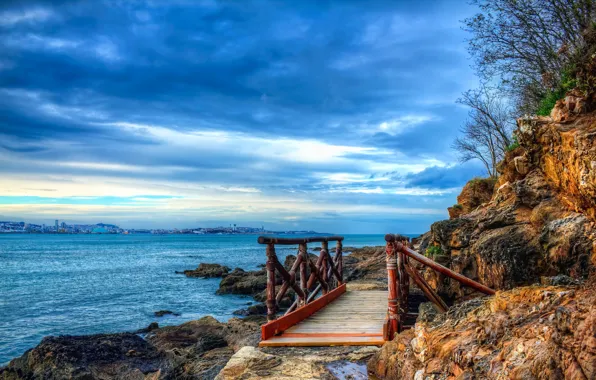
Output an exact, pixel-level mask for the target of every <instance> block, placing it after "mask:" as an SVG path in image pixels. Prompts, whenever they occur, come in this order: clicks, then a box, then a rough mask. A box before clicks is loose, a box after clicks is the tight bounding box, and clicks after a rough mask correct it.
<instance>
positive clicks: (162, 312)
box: [153, 310, 180, 317]
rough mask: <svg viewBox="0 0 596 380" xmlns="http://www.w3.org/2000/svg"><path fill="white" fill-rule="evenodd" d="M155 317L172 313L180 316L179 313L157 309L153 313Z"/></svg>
mask: <svg viewBox="0 0 596 380" xmlns="http://www.w3.org/2000/svg"><path fill="white" fill-rule="evenodd" d="M153 314H154V315H155V316H156V317H163V316H164V315H173V316H175V317H178V316H180V313H175V312H173V311H171V310H159V311H156V312H154V313H153Z"/></svg>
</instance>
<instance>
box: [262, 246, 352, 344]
mask: <svg viewBox="0 0 596 380" xmlns="http://www.w3.org/2000/svg"><path fill="white" fill-rule="evenodd" d="M343 239H344V238H343V237H342V236H315V237H306V238H274V237H266V236H260V237H259V239H258V242H259V244H266V245H267V248H266V250H267V264H266V269H267V301H266V305H267V320H268V323H267V324H265V325H263V326H262V328H261V335H262V339H263V340H265V339H268V338H270V337H271V336H273V335H276V334H278V333H280V332H283V331H284V330H286V329H287V328H289V327H291V326H292V325H294V324H296V323H297V322H298V321H300V320H303V319H304V318H306V317H308V316H309V315H311V314H313V313H314V312H316V311H318V310H320V309H321V308H322V307H324V306H325V305H327V304H329V303H330V302H331V301H333V300H334V299H336V298H337V297H339V296H340V295H341V294H343V293H344V292H345V291H346V285H345V284H344V282H343V256H342V240H343ZM333 241H334V242H336V246H335V256H334V257H331V254H330V253H329V242H333ZM314 242H320V243H321V251H320V253H319V257H318V259H317V261H316V263H315V262H313V261H312V260H311V259H310V257H309V254H308V246H307V244H308V243H314ZM276 245H298V254H297V255H296V261H295V262H294V264H293V265H292V268H290V269H289V270H286V268H284V266H283V265H282V263H280V262H279V260H278V258H277V254H276V253H275V246H276ZM309 272H310V273H309ZM276 273H277V274H279V276H280V277H281V278H282V280H283V282H282V284H281V287H280V288H279V291H278V292H276ZM298 280H299V281H298ZM290 288H291V289H292V290H294V292H295V293H296V299H295V301H294V303H293V304H292V305H291V306H290V307H289V308H288V310H287V311H286V312H285V314H284V316H283V317H281V318H277V316H276V314H277V312H278V311H279V309H280V308H279V304H280V301H281V300H282V299H283V298H284V296H285V295H286V293H287V292H288V290H289V289H290ZM321 291H322V296H321V297H320V298H316V297H317V295H318V294H319V292H321Z"/></svg>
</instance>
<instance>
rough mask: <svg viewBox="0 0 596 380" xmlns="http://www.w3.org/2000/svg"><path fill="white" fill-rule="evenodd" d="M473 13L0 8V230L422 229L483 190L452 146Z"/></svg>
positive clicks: (289, 5)
mask: <svg viewBox="0 0 596 380" xmlns="http://www.w3.org/2000/svg"><path fill="white" fill-rule="evenodd" d="M475 12H477V9H476V8H475V7H474V6H473V5H469V4H467V3H466V2H464V1H462V2H461V3H459V4H458V5H457V6H454V3H453V2H452V1H447V0H443V1H432V2H431V1H421V2H413V1H391V2H389V1H366V2H358V1H351V2H343V1H341V2H340V1H330V2H318V1H295V2H277V3H276V6H275V7H271V6H263V5H262V4H261V3H250V2H246V3H245V2H211V1H207V2H143V1H140V2H117V3H110V2H108V3H106V2H78V3H68V2H44V1H35V0H33V1H27V2H3V3H2V5H0V44H1V45H2V51H3V54H2V56H1V57H0V83H2V84H1V85H0V96H1V97H2V102H1V104H0V161H1V162H2V165H0V178H1V179H0V219H11V220H15V219H20V220H31V221H37V222H41V221H44V222H45V223H46V224H49V223H54V220H55V219H59V220H68V221H73V222H79V221H80V222H86V221H96V220H101V221H104V222H106V223H118V224H122V225H125V226H131V227H132V226H134V227H136V228H161V227H163V228H165V227H168V226H179V227H180V228H185V227H192V226H194V225H197V224H198V223H201V224H207V225H216V224H224V223H238V224H242V225H260V224H265V225H266V226H270V228H273V229H279V230H282V229H314V230H320V231H336V232H338V233H386V232H396V231H400V232H403V233H418V232H423V231H426V230H428V228H429V226H430V224H431V223H432V222H434V221H437V220H440V219H445V218H447V210H446V209H447V207H449V206H451V205H453V204H454V203H456V196H457V194H458V193H459V191H460V190H461V187H462V186H463V185H464V183H465V182H466V181H467V180H469V179H471V178H472V177H474V176H477V175H482V174H483V168H482V167H481V164H479V163H474V162H469V163H466V164H460V163H459V161H458V159H457V157H456V154H455V152H453V151H452V149H451V144H452V142H453V140H454V139H455V137H456V135H457V134H458V130H459V129H460V127H461V126H462V124H463V122H464V120H465V117H466V114H467V109H466V108H464V107H463V106H461V105H457V104H456V103H455V101H456V99H457V98H458V97H459V96H460V94H461V93H462V92H463V91H465V90H467V89H469V88H475V87H476V85H477V84H478V83H477V79H476V77H475V76H474V73H473V72H472V69H470V64H471V61H470V59H469V56H468V53H467V44H466V41H465V40H466V38H468V37H469V35H468V34H467V33H466V32H465V31H464V30H462V28H461V26H462V25H461V23H460V20H462V19H464V18H466V17H469V16H472V15H473V14H474V13H475ZM172 25H175V27H172ZM108 26H109V27H108Z"/></svg>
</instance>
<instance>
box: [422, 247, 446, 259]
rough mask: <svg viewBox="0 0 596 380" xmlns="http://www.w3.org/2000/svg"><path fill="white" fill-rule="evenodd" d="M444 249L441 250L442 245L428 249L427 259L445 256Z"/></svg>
mask: <svg viewBox="0 0 596 380" xmlns="http://www.w3.org/2000/svg"><path fill="white" fill-rule="evenodd" d="M444 254H445V253H444V252H443V249H441V246H440V245H431V246H429V247H428V248H426V257H434V256H439V255H444Z"/></svg>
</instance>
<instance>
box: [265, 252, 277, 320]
mask: <svg viewBox="0 0 596 380" xmlns="http://www.w3.org/2000/svg"><path fill="white" fill-rule="evenodd" d="M276 261H277V256H276V255H275V245H273V244H272V243H270V244H267V264H266V268H267V301H266V303H265V304H266V305H267V320H268V321H273V320H275V312H276V307H277V302H276V301H275V262H276Z"/></svg>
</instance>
